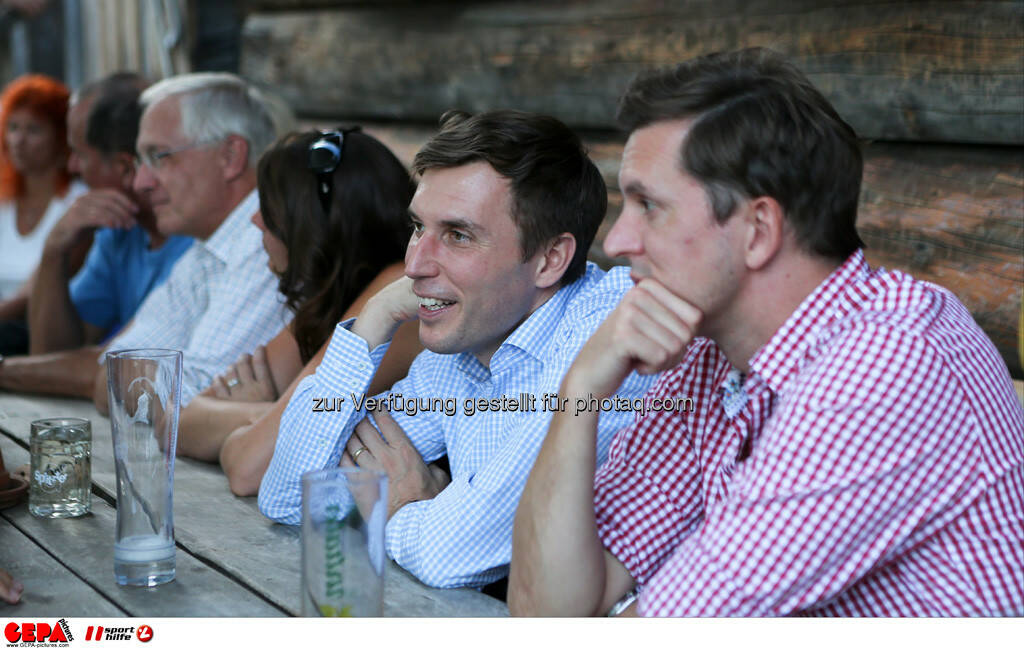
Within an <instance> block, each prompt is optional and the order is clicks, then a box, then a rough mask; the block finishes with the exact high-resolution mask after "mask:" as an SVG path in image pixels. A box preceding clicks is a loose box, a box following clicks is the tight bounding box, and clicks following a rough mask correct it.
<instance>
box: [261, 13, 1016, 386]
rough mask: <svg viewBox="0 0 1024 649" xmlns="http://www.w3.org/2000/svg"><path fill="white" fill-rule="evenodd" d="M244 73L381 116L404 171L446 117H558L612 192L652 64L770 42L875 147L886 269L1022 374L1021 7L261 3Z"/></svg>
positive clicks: (876, 220) (872, 233)
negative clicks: (937, 297) (952, 300)
mask: <svg viewBox="0 0 1024 649" xmlns="http://www.w3.org/2000/svg"><path fill="white" fill-rule="evenodd" d="M249 9H250V14H249V16H248V18H247V20H246V23H245V27H244V30H243V54H242V73H243V74H244V75H246V76H247V77H249V78H251V79H253V80H255V81H257V82H260V83H265V84H267V85H269V86H272V87H274V88H275V89H276V90H277V91H278V92H280V93H281V94H282V95H283V96H284V97H285V98H286V99H287V100H288V101H289V102H290V103H291V104H292V105H293V106H294V107H295V108H296V109H297V110H298V112H299V113H300V115H302V116H304V117H306V118H309V119H311V120H313V121H316V122H318V123H322V124H330V123H334V122H339V121H345V122H350V121H364V122H367V121H369V123H370V124H369V129H368V130H370V132H373V133H374V134H376V135H378V136H379V137H380V138H381V139H382V140H383V141H385V142H386V143H387V144H388V145H389V146H391V147H392V148H393V149H394V150H395V151H396V153H398V154H399V157H400V158H402V159H403V160H404V161H405V162H406V163H408V162H410V161H411V159H412V156H413V154H414V153H415V151H416V150H417V149H418V148H419V147H420V146H421V145H422V143H423V142H424V141H425V140H426V138H427V137H429V135H430V134H431V133H432V132H433V127H434V125H435V124H436V121H437V117H438V116H439V115H440V113H442V112H443V111H444V110H447V109H449V108H462V109H465V110H470V111H479V110H486V109H491V108H499V107H514V108H520V109H525V110H534V111H538V112H544V113H548V114H554V115H556V116H558V117H560V118H562V119H563V120H565V121H566V122H568V123H569V124H570V125H572V126H574V127H575V128H578V129H581V131H583V132H585V133H586V139H587V141H588V144H589V146H590V148H591V153H592V155H593V157H594V158H595V161H596V162H597V163H598V165H599V167H600V168H601V169H602V172H603V173H604V174H605V178H606V180H607V181H608V183H609V188H610V194H609V196H610V206H609V216H608V218H607V219H606V222H605V224H604V226H603V227H602V230H601V233H600V234H599V236H598V241H597V243H596V244H595V246H594V248H593V249H592V251H591V253H592V254H591V257H592V258H594V259H595V260H597V261H598V262H599V263H602V264H604V265H607V264H610V263H614V262H615V261H620V260H610V259H607V258H606V257H605V256H604V254H603V251H602V250H601V241H602V239H603V236H604V233H605V232H607V230H608V228H610V227H611V224H612V223H613V222H614V218H615V216H616V215H617V213H618V209H619V206H620V205H621V198H620V196H619V194H618V191H617V189H616V187H615V180H616V175H617V173H618V164H619V157H620V154H621V147H622V136H621V135H619V134H617V133H616V132H615V131H614V130H613V128H614V121H613V118H614V112H615V104H616V101H617V98H618V96H619V94H620V93H621V92H622V90H623V88H625V86H626V85H627V83H628V81H629V79H630V78H631V77H632V76H633V75H634V74H635V73H636V72H637V71H638V70H640V69H643V68H645V67H650V66H657V65H669V64H673V63H676V62H679V61H682V60H685V59H687V58H691V57H693V56H697V55H700V54H702V53H706V52H710V51H715V50H727V49H735V48H738V47H745V46H752V45H764V46H769V47H772V48H774V49H776V50H779V51H781V52H783V53H785V54H787V55H789V56H790V57H791V58H792V60H793V61H794V62H795V63H796V64H797V65H799V66H800V67H801V69H803V70H804V71H805V72H807V73H808V75H809V76H810V77H811V79H812V80H813V81H814V82H815V83H816V84H817V85H818V87H819V88H821V89H822V91H823V92H824V93H825V94H826V96H828V97H829V99H830V100H831V101H832V102H833V103H834V104H835V105H836V107H837V109H838V110H839V111H840V113H841V114H842V115H843V116H844V118H845V119H847V120H848V121H849V122H850V123H851V124H852V125H853V126H854V127H855V128H856V129H857V131H858V133H860V134H861V135H862V136H863V137H865V138H866V139H868V140H874V142H871V143H870V144H868V145H867V147H866V158H865V162H866V166H865V176H864V186H863V191H862V195H861V210H860V217H859V228H860V231H861V235H862V237H863V238H864V240H865V242H866V243H867V245H868V250H867V255H868V259H869V261H870V262H871V263H872V264H873V265H884V266H887V267H890V268H893V267H894V268H900V269H903V270H906V271H908V272H910V273H912V274H914V275H915V276H917V277H920V278H922V279H927V280H929V281H933V282H936V283H938V284H942V285H944V286H947V287H948V288H950V289H951V290H953V291H954V292H955V293H956V294H957V295H958V296H959V297H960V298H961V300H963V301H964V303H965V304H966V305H967V306H968V307H969V308H970V309H971V312H972V313H973V314H974V316H975V318H976V319H977V320H978V322H979V324H980V325H981V326H982V328H983V329H984V330H985V331H986V333H987V334H988V335H989V336H990V337H991V338H992V339H993V341H994V342H995V343H996V346H997V347H998V348H999V350H1000V353H1001V354H1002V356H1003V358H1004V359H1005V360H1006V363H1007V365H1008V367H1009V368H1010V370H1011V373H1012V374H1013V375H1014V376H1016V377H1017V378H1024V368H1022V366H1021V362H1020V358H1019V356H1018V352H1017V336H1018V327H1019V322H1020V319H1021V314H1022V310H1021V286H1022V284H1024V147H1022V145H1024V116H1022V108H1021V107H1022V105H1024V3H1022V2H960V1H958V2H925V1H922V2H882V1H875V2H845V1H836V0H833V1H831V2H827V3H822V2H820V1H810V0H788V1H784V2H769V1H766V0H752V1H750V2H738V1H734V0H689V1H687V2H675V3H672V2H659V1H656V0H635V1H633V2H626V1H621V2H616V1H613V0H593V1H590V2H581V1H575V0H572V1H569V2H562V3H542V2H503V1H489V2H488V1H477V2H459V1H447V2H445V1H435V2H409V1H402V0H390V1H383V2H373V3H367V2H358V1H347V2H346V1H342V0H335V1H333V2H331V1H329V0H320V1H316V0H255V1H252V2H249Z"/></svg>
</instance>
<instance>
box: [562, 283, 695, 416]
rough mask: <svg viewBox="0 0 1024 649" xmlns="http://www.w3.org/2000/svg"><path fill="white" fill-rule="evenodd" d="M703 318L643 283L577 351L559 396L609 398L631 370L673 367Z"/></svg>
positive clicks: (647, 371) (663, 290)
mask: <svg viewBox="0 0 1024 649" xmlns="http://www.w3.org/2000/svg"><path fill="white" fill-rule="evenodd" d="M702 317H703V314H701V312H700V311H699V310H698V309H697V308H696V307H694V306H693V305H691V304H690V303H688V302H686V301H685V300H682V299H681V298H679V297H678V296H676V295H675V294H673V293H672V292H671V291H669V290H668V289H667V288H665V287H664V286H662V285H661V284H660V283H658V282H657V281H656V280H654V279H650V278H648V279H643V280H641V281H640V283H639V284H637V285H636V286H634V287H633V288H632V289H630V291H629V292H628V293H626V295H625V296H624V297H623V298H622V302H621V303H619V306H617V307H616V308H615V310H614V311H612V313H611V315H609V316H608V319H607V320H605V321H604V323H603V324H602V325H601V326H600V327H599V328H598V330H597V331H595V332H594V335H593V336H591V338H590V340H589V341H587V344H586V345H584V346H583V349H582V350H580V353H579V356H577V357H576V361H575V362H574V363H573V365H572V367H571V368H570V370H569V373H568V374H567V376H566V378H565V383H564V387H565V388H566V389H565V390H563V391H564V392H571V393H575V394H593V395H594V396H595V397H597V398H599V399H601V398H605V397H610V396H611V395H612V394H614V393H615V391H616V390H617V389H618V388H619V386H620V385H621V384H622V381H623V380H624V379H625V378H626V375H628V374H629V372H630V371H631V370H636V371H637V372H639V373H640V374H656V373H657V372H661V371H663V370H666V369H668V368H670V367H674V366H675V365H677V364H678V363H679V362H680V361H681V360H682V358H683V354H685V353H686V347H687V346H688V345H689V344H690V341H691V340H693V337H694V336H695V335H696V331H697V327H698V326H699V325H700V321H701V319H702Z"/></svg>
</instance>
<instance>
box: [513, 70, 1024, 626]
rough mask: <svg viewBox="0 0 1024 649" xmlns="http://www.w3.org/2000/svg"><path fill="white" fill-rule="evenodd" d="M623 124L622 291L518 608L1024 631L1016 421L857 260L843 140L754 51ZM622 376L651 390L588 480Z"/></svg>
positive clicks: (932, 318)
mask: <svg viewBox="0 0 1024 649" xmlns="http://www.w3.org/2000/svg"><path fill="white" fill-rule="evenodd" d="M619 118H620V121H621V122H622V123H623V124H624V126H625V127H626V128H627V129H628V130H629V132H630V137H629V140H628V142H627V143H626V148H625V151H624V152H623V159H622V167H621V171H620V175H619V185H620V187H621V189H622V192H623V196H624V205H623V210H622V214H621V216H620V217H619V219H618V221H617V222H616V224H615V227H614V228H613V229H612V231H611V232H610V233H609V234H608V236H607V238H606V240H605V249H606V251H607V252H608V254H609V255H611V256H627V257H629V258H630V260H631V261H632V266H633V277H634V281H635V282H636V286H635V287H634V288H633V289H632V290H631V291H630V292H629V293H628V294H627V295H626V297H625V298H624V300H623V301H622V303H621V305H620V306H619V307H618V308H617V309H616V311H614V312H613V313H612V315H611V316H609V318H608V320H607V321H606V322H605V324H604V325H602V327H601V328H600V329H598V331H597V332H596V333H595V334H594V336H593V338H591V340H590V342H588V343H587V345H586V346H585V347H584V348H583V350H582V351H581V352H580V354H579V356H578V357H577V359H576V362H575V364H574V365H573V367H572V369H571V370H570V371H569V373H568V374H567V375H566V377H565V379H564V381H563V383H562V395H561V396H562V398H563V399H564V398H568V399H569V401H568V402H567V406H568V407H567V408H566V409H565V410H564V411H563V412H560V413H558V414H556V416H555V418H554V420H553V421H552V424H551V427H550V429H549V432H548V435H547V438H546V440H545V442H544V446H543V448H542V449H541V452H540V455H539V457H538V460H537V463H536V465H535V467H534V469H533V472H532V473H531V475H530V479H529V483H528V485H527V488H526V491H525V492H524V494H523V498H522V501H521V502H520V506H519V510H518V512H517V515H516V521H515V535H514V546H513V553H512V568H511V579H510V588H509V606H510V608H511V609H512V611H513V612H514V613H519V614H534V615H538V614H539V615H558V614H567V615H593V614H604V613H606V612H608V611H609V610H611V609H612V608H613V605H615V604H616V603H617V602H618V603H620V604H621V603H623V602H624V601H628V600H627V599H624V596H626V595H627V593H629V592H631V591H633V590H634V589H635V590H637V591H638V592H639V595H638V598H637V599H636V601H635V602H634V603H632V604H630V605H629V606H628V607H627V608H625V612H626V613H634V614H637V613H638V614H641V615H673V616H679V615H697V616H718V615H790V614H809V615H885V616H903V615H1021V614H1024V584H1022V581H1024V502H1022V500H1024V497H1022V494H1024V415H1022V410H1021V406H1020V404H1019V402H1018V401H1017V397H1016V395H1015V393H1014V390H1013V388H1012V385H1011V382H1010V379H1009V376H1008V373H1007V371H1006V367H1005V365H1004V364H1003V362H1002V360H1001V359H1000V357H999V355H998V354H997V353H996V350H995V349H994V348H993V346H992V344H991V342H990V341H989V340H988V339H987V338H986V337H985V335H984V334H983V333H982V332H981V330H980V329H979V328H978V326H977V325H976V324H975V323H974V321H973V320H972V318H971V316H970V314H969V313H968V312H967V310H966V309H965V308H964V306H963V305H962V304H961V303H960V302H959V301H957V299H956V298H955V297H954V296H953V295H952V294H951V293H950V292H949V291H947V290H945V289H943V288H941V287H938V286H935V285H933V284H928V283H926V282H921V281H917V280H915V279H913V278H911V277H909V276H907V275H905V274H903V273H901V272H895V271H893V272H889V271H885V270H872V269H870V268H869V267H868V266H867V265H866V264H865V262H864V257H863V254H862V252H861V250H860V248H861V247H862V246H863V244H862V242H861V240H860V238H859V237H858V235H857V232H856V229H855V227H854V222H855V218H856V212H857V198H858V194H859V191H860V179H861V170H862V162H861V155H860V151H859V148H858V142H857V139H856V136H855V134H854V132H853V130H852V129H851V128H850V127H849V126H848V125H847V124H846V123H845V122H843V120H842V119H841V118H840V117H839V115H838V114H836V112H835V110H834V109H833V108H832V107H831V106H830V105H829V103H828V102H827V101H826V100H825V99H824V97H822V96H821V94H820V93H819V92H818V91H817V90H816V89H815V88H814V87H813V86H812V85H811V84H810V82H808V80H807V79H806V78H805V77H804V76H803V75H802V74H801V73H800V72H799V71H797V70H796V69H795V68H794V67H793V66H791V65H790V64H788V63H787V62H785V61H784V60H783V59H781V58H780V57H779V56H778V55H775V54H773V53H771V52H768V51H765V50H744V51H741V52H737V53H732V54H720V55H710V56H706V57H702V58H700V59H696V60H694V61H691V62H688V63H684V64H682V65H680V66H678V67H677V68H675V69H671V70H663V71H655V72H651V73H647V74H645V75H641V77H639V78H638V79H637V80H636V81H634V83H633V84H632V86H631V87H630V89H629V90H628V91H627V93H626V95H625V97H624V98H623V100H622V104H621V106H620V110H619ZM633 369H636V370H638V371H640V372H646V373H654V372H660V371H664V374H663V375H662V376H661V377H660V380H659V382H658V383H657V384H656V385H655V387H654V388H653V389H652V391H651V392H650V393H648V395H647V401H646V410H647V412H646V413H645V414H644V415H643V416H640V417H638V419H637V421H636V423H635V424H634V425H633V426H631V427H630V428H628V429H626V430H624V431H621V432H620V433H619V435H618V436H617V437H616V438H615V440H614V441H613V443H612V447H611V451H610V453H609V457H608V461H607V463H605V464H604V465H603V466H602V467H601V468H600V469H598V470H597V471H596V475H595V469H594V466H595V443H594V439H595V433H594V431H595V428H596V422H597V419H598V417H599V415H600V411H601V409H602V407H603V405H602V402H601V399H603V398H605V397H609V396H610V395H612V394H613V393H614V391H615V389H616V388H617V386H618V385H619V383H620V381H621V380H622V379H623V377H625V376H626V374H627V373H628V372H629V371H630V370H633ZM592 398H593V399H594V400H593V401H592V400H591V399H592ZM577 399H580V401H576V400H577ZM573 403H576V404H577V407H575V408H574V407H573V405H572V404H573ZM606 403H607V402H606ZM634 409H635V408H634ZM616 608H617V607H616Z"/></svg>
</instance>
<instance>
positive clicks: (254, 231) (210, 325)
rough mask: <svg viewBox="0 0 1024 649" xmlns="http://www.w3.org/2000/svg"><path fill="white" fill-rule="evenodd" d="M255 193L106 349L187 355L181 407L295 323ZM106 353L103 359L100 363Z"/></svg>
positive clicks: (190, 253) (188, 255) (186, 257)
mask: <svg viewBox="0 0 1024 649" xmlns="http://www.w3.org/2000/svg"><path fill="white" fill-rule="evenodd" d="M257 209H259V197H258V196H257V194H256V190H253V191H252V192H250V193H249V195H248V196H246V197H245V198H244V199H242V201H241V202H240V203H239V204H238V205H236V206H235V209H233V210H232V211H231V214H229V215H228V217H227V218H226V219H225V220H224V222H223V223H221V224H220V227H218V228H217V230H216V232H214V233H213V235H212V236H210V238H209V239H207V240H206V241H196V242H195V243H194V244H192V247H191V248H189V249H188V250H187V251H185V254H183V255H182V256H181V259H179V260H178V262H177V263H176V264H175V265H174V269H173V270H172V271H171V274H170V275H169V276H168V277H167V281H166V282H164V283H163V284H161V285H160V286H158V287H157V288H155V289H153V291H152V292H151V293H150V294H149V296H148V297H147V298H146V300H145V301H144V302H143V303H142V305H141V306H140V307H139V310H138V311H137V312H136V313H135V317H134V318H133V319H132V323H131V325H130V326H129V327H128V328H126V329H125V330H124V331H123V332H122V333H121V334H120V335H119V336H117V337H116V338H114V340H112V341H111V343H110V345H108V346H107V349H108V350H116V349H136V348H142V347H160V348H165V349H180V350H182V351H183V352H184V354H183V359H182V360H183V363H182V365H183V367H182V377H181V407H183V408H184V407H185V406H186V405H187V404H188V402H189V401H191V400H192V398H193V397H194V396H195V395H196V394H198V393H199V392H201V391H203V390H204V389H205V388H206V387H207V386H208V385H210V383H211V382H212V381H213V379H214V377H216V376H217V375H218V374H221V373H222V372H224V371H225V370H227V369H228V367H230V366H231V365H232V364H233V363H234V362H235V361H236V360H238V357H239V356H241V355H242V354H245V353H251V352H252V351H253V350H254V349H256V347H258V346H259V345H263V344H266V342H267V341H268V340H270V339H271V338H273V337H274V336H275V335H276V334H277V333H278V332H279V331H281V328H282V327H284V326H285V324H287V323H288V321H289V320H290V319H291V312H290V311H288V309H286V308H285V306H284V303H283V298H282V297H281V295H280V294H279V293H278V291H277V281H278V280H277V278H276V277H275V276H274V274H273V273H271V272H270V269H269V268H268V267H267V253H266V252H265V251H264V250H263V241H262V236H261V235H260V231H259V228H257V227H256V226H255V225H253V224H252V223H251V222H250V218H251V217H252V215H253V213H255V212H256V210H257ZM102 358H103V357H102V356H101V357H100V360H101V362H102Z"/></svg>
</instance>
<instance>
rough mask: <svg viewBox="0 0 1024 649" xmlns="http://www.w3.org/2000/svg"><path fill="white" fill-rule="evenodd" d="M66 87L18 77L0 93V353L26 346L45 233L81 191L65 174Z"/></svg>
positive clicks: (34, 77) (38, 77)
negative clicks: (31, 295)
mask: <svg viewBox="0 0 1024 649" xmlns="http://www.w3.org/2000/svg"><path fill="white" fill-rule="evenodd" d="M68 95H69V93H68V89H67V87H65V86H64V84H62V83H61V82H59V81H57V80H56V79H51V78H50V77H46V76H43V75H26V76H23V77H19V78H17V79H15V80H14V81H12V82H11V83H9V84H8V85H7V87H6V88H4V90H3V93H2V94H0V136H2V137H0V322H2V323H4V326H3V328H2V330H0V354H13V353H24V352H25V351H27V348H28V337H27V335H26V333H25V327H24V322H23V321H24V318H25V312H26V306H27V304H28V295H29V293H30V292H31V284H30V283H29V282H30V280H31V276H32V273H33V271H35V268H36V266H37V265H38V264H39V258H40V256H41V255H42V250H43V243H44V242H45V240H46V235H47V234H48V233H49V232H50V229H51V228H52V227H53V226H54V225H56V223H57V221H59V220H60V217H61V216H63V215H64V212H65V211H66V210H67V208H68V207H70V206H71V203H72V202H73V201H74V199H75V198H77V197H78V196H79V195H80V194H82V193H83V192H84V191H85V186H84V185H83V184H81V183H78V182H74V183H73V182H72V181H71V176H70V174H69V173H68V167H67V163H68V146H67V130H66V126H65V120H66V118H67V112H68Z"/></svg>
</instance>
